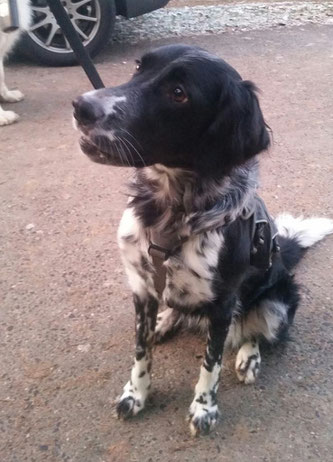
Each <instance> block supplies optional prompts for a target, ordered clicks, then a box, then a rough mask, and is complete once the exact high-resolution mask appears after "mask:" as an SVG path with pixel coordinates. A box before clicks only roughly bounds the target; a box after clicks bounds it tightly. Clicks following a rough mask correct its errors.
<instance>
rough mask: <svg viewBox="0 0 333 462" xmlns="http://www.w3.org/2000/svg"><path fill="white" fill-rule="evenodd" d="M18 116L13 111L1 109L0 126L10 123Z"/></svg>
mask: <svg viewBox="0 0 333 462" xmlns="http://www.w3.org/2000/svg"><path fill="white" fill-rule="evenodd" d="M18 118H19V116H18V115H17V114H16V113H15V112H13V111H2V112H0V126H3V125H10V124H12V123H14V122H16V120H17V119H18Z"/></svg>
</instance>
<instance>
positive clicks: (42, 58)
mask: <svg viewBox="0 0 333 462" xmlns="http://www.w3.org/2000/svg"><path fill="white" fill-rule="evenodd" d="M168 2H169V0H61V3H62V4H63V6H64V8H65V10H66V11H67V13H68V15H69V17H70V19H71V21H72V24H73V26H74V28H75V29H76V31H77V33H78V34H79V36H80V38H81V39H82V42H83V44H84V46H85V47H86V48H87V50H88V51H89V54H90V56H94V55H96V54H97V53H98V52H99V51H100V50H101V49H102V48H103V46H104V45H106V44H107V43H108V40H109V38H110V36H111V34H112V31H113V28H114V22H115V17H116V16H117V15H121V16H124V17H125V18H133V17H135V16H140V15H142V14H145V13H148V12H149V11H153V10H156V9H158V8H161V7H163V6H165V5H166V4H167V3H168ZM31 9H32V15H33V19H32V26H31V28H30V31H29V32H28V33H27V34H25V35H24V36H23V38H22V42H21V51H22V52H23V53H24V54H25V55H27V56H28V57H30V58H32V59H34V60H37V61H39V62H41V63H42V64H46V65H51V66H66V65H71V64H75V63H76V58H75V55H74V53H73V51H72V49H71V47H70V46H69V43H68V42H67V40H66V38H65V36H64V34H63V33H62V31H61V29H60V28H59V26H58V24H57V22H56V20H55V17H54V16H53V14H52V12H51V11H50V8H49V7H48V4H47V1H46V0H31Z"/></svg>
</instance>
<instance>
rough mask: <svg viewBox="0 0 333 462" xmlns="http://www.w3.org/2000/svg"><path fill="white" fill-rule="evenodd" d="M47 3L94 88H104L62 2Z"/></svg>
mask: <svg viewBox="0 0 333 462" xmlns="http://www.w3.org/2000/svg"><path fill="white" fill-rule="evenodd" d="M47 3H48V5H49V7H50V10H51V11H52V13H53V14H54V17H55V18H56V20H57V23H58V24H59V27H60V28H61V30H62V31H63V33H64V35H65V37H66V39H67V40H68V42H69V44H70V46H71V47H72V50H73V51H74V53H75V56H76V58H77V60H78V62H79V63H80V64H81V66H82V67H83V69H84V71H85V73H86V74H87V76H88V79H89V80H90V82H91V83H92V85H93V87H94V88H95V89H98V88H104V84H103V82H102V79H101V78H100V76H99V74H98V72H97V70H96V68H95V66H94V64H93V62H92V60H91V58H90V56H89V54H88V52H87V50H86V49H85V48H84V46H83V44H82V41H81V39H80V37H79V36H78V34H77V32H76V30H75V29H74V27H73V24H72V23H71V20H70V19H69V17H68V15H67V13H66V10H65V8H64V7H63V6H62V4H61V2H60V0H47Z"/></svg>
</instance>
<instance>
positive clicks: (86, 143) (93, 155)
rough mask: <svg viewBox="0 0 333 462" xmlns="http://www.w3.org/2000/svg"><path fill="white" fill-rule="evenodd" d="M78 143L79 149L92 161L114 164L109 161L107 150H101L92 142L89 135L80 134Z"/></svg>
mask: <svg viewBox="0 0 333 462" xmlns="http://www.w3.org/2000/svg"><path fill="white" fill-rule="evenodd" d="M79 143H80V148H81V151H82V152H83V153H84V154H86V155H87V156H88V157H89V158H90V159H91V160H92V161H94V162H97V163H98V164H110V165H114V163H112V162H111V157H110V154H109V153H108V152H104V151H102V150H101V148H99V147H98V146H97V145H96V144H95V143H93V141H92V140H91V139H90V138H89V137H87V136H85V135H82V136H81V138H80V141H79Z"/></svg>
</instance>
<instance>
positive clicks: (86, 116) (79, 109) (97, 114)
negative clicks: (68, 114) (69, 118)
mask: <svg viewBox="0 0 333 462" xmlns="http://www.w3.org/2000/svg"><path fill="white" fill-rule="evenodd" d="M72 104H73V107H74V118H75V119H76V120H77V122H78V124H79V125H83V126H91V125H94V124H95V123H96V122H97V121H98V120H100V119H102V118H103V117H104V116H105V113H104V110H103V107H102V105H101V103H100V101H99V100H98V99H94V100H91V99H88V98H86V97H85V96H80V97H79V98H77V99H76V100H74V101H73V103H72Z"/></svg>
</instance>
